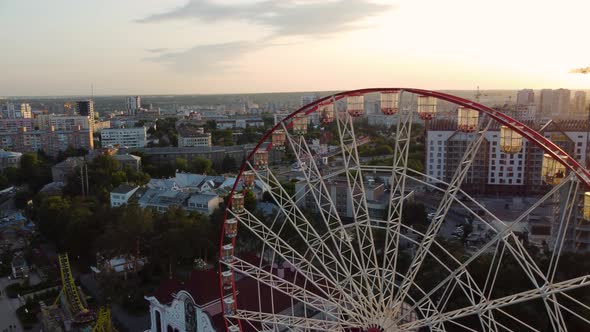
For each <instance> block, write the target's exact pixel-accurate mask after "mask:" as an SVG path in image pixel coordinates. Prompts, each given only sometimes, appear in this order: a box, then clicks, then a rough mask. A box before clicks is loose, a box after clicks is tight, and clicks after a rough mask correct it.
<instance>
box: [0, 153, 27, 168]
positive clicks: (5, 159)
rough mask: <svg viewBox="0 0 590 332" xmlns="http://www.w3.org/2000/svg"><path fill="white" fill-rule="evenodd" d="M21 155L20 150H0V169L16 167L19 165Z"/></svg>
mask: <svg viewBox="0 0 590 332" xmlns="http://www.w3.org/2000/svg"><path fill="white" fill-rule="evenodd" d="M22 156H23V154H22V153H20V152H12V151H4V150H0V170H3V169H5V168H6V167H14V168H18V167H19V166H20V159H21V157H22Z"/></svg>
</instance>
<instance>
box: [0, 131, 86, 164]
mask: <svg viewBox="0 0 590 332" xmlns="http://www.w3.org/2000/svg"><path fill="white" fill-rule="evenodd" d="M68 147H73V148H76V149H78V148H83V149H87V150H92V148H93V147H94V144H93V140H92V131H90V130H89V129H81V128H80V127H75V128H72V129H69V130H55V129H54V128H50V129H48V130H29V129H28V128H27V127H21V128H20V129H19V130H18V131H17V132H1V133H0V149H5V150H12V151H17V152H38V151H39V150H42V151H44V152H45V153H46V154H48V155H50V156H52V157H55V156H57V155H58V154H59V152H60V151H65V150H66V149H67V148H68Z"/></svg>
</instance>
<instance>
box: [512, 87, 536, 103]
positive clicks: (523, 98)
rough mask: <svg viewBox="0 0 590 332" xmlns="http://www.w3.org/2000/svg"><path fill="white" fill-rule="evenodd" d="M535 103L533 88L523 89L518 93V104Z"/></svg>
mask: <svg viewBox="0 0 590 332" xmlns="http://www.w3.org/2000/svg"><path fill="white" fill-rule="evenodd" d="M534 103H535V92H534V91H533V89H523V90H520V91H518V93H517V94H516V105H531V104H534Z"/></svg>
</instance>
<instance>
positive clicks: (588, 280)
mask: <svg viewBox="0 0 590 332" xmlns="http://www.w3.org/2000/svg"><path fill="white" fill-rule="evenodd" d="M589 285H590V276H583V277H578V278H574V279H570V280H566V281H562V282H558V283H555V284H549V285H545V286H543V288H541V289H531V290H529V291H525V292H520V293H516V294H513V295H509V296H505V297H501V298H497V299H494V300H488V301H483V302H481V303H479V304H477V305H474V306H470V307H465V308H461V309H457V310H453V311H449V312H446V313H442V314H439V315H438V316H435V317H430V318H425V319H419V320H416V321H413V322H409V323H406V324H402V325H400V329H402V330H403V329H418V328H420V327H424V326H428V325H429V324H432V323H435V322H446V321H449V320H453V319H457V318H461V317H466V316H470V315H474V314H477V313H479V312H484V311H488V310H494V309H497V308H503V307H507V306H510V305H515V304H519V303H523V302H527V301H531V300H536V299H541V298H544V297H547V296H549V295H552V294H558V293H563V292H567V291H570V290H573V289H577V288H581V287H587V286H589Z"/></svg>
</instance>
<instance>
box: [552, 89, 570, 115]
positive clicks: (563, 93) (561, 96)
mask: <svg viewBox="0 0 590 332" xmlns="http://www.w3.org/2000/svg"><path fill="white" fill-rule="evenodd" d="M570 99H571V91H570V90H568V89H557V90H554V91H553V103H552V106H551V113H552V115H553V117H561V118H566V117H567V116H568V112H569V109H570Z"/></svg>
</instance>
